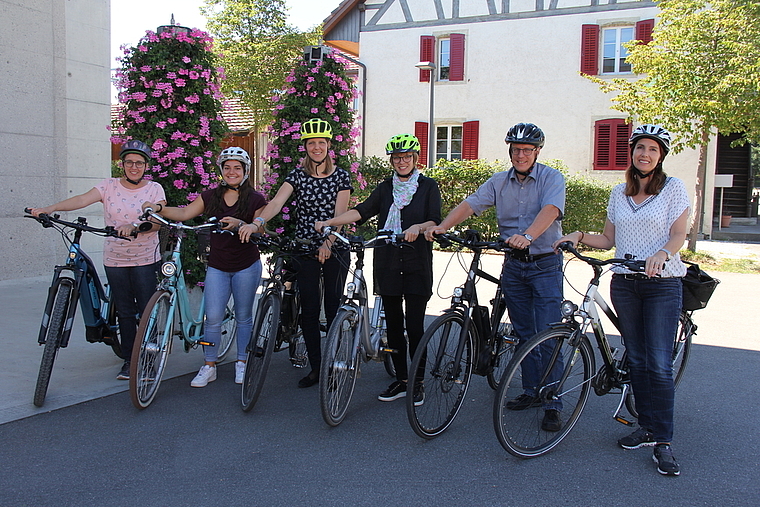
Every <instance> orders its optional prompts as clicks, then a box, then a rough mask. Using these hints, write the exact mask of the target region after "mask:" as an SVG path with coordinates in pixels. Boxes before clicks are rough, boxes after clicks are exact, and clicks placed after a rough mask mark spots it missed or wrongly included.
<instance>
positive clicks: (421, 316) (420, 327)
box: [383, 294, 430, 382]
mask: <svg viewBox="0 0 760 507" xmlns="http://www.w3.org/2000/svg"><path fill="white" fill-rule="evenodd" d="M428 299H430V297H429V296H421V295H418V294H406V295H404V296H383V308H384V309H385V324H386V326H387V329H388V347H389V348H391V349H395V350H397V351H398V353H396V354H393V356H392V359H393V366H394V367H395V368H396V379H397V380H400V381H402V382H403V381H406V380H407V379H408V378H409V370H408V368H407V355H406V354H407V345H406V340H407V338H406V337H404V327H405V326H404V325H405V324H406V336H407V337H408V338H409V358H410V359H411V358H412V357H414V352H415V351H416V350H417V345H419V343H420V339H421V338H422V335H423V334H424V333H425V311H426V310H427V302H428ZM404 302H405V303H406V315H405V314H404V307H403V305H402V303H404ZM424 368H425V363H424V362H422V370H423V371H424Z"/></svg>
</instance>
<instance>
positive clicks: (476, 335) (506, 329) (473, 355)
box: [406, 230, 517, 438]
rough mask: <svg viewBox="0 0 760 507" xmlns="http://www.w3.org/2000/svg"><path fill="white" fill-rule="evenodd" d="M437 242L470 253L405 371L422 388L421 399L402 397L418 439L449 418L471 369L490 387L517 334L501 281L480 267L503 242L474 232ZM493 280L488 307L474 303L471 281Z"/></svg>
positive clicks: (428, 435)
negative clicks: (461, 278)
mask: <svg viewBox="0 0 760 507" xmlns="http://www.w3.org/2000/svg"><path fill="white" fill-rule="evenodd" d="M436 240H437V241H438V242H439V243H443V244H444V245H446V244H451V243H456V244H458V245H460V246H462V247H464V248H467V249H468V250H471V251H472V253H473V257H472V261H471V262H470V267H469V270H468V272H467V279H466V281H465V283H464V285H463V286H462V287H457V288H456V289H454V295H453V296H452V298H451V307H449V308H448V309H446V310H445V311H444V313H443V315H441V316H439V317H438V318H436V319H435V321H433V323H432V324H431V325H430V327H428V328H427V329H426V330H425V334H424V335H423V336H422V339H421V340H420V344H419V346H418V347H417V351H416V352H415V354H414V357H413V358H412V363H411V366H410V367H409V371H410V373H411V374H412V375H414V379H413V381H414V383H415V385H416V386H417V387H416V389H422V390H423V393H424V399H423V403H422V404H419V402H418V403H415V401H414V397H412V396H407V397H406V402H407V404H406V409H407V415H408V417H409V424H411V426H412V429H413V430H414V432H415V433H417V434H418V435H419V436H421V437H423V438H433V437H436V436H438V435H440V434H441V433H442V432H443V431H445V430H446V428H448V427H449V425H450V424H451V423H452V421H453V420H454V418H455V417H456V415H457V413H458V412H459V409H460V407H461V406H462V402H463V401H464V397H465V394H466V393H467V387H468V386H469V384H470V378H471V377H472V374H473V373H474V374H476V375H482V376H485V377H487V378H488V385H490V386H491V388H493V389H496V388H497V387H498V385H499V379H500V378H501V374H502V372H503V371H504V369H505V368H506V366H507V364H508V363H509V360H510V359H511V357H512V354H513V353H514V350H515V346H516V344H517V338H516V337H515V336H514V333H513V330H512V324H511V323H510V322H509V320H508V315H507V312H506V311H505V310H506V302H505V300H504V297H503V294H502V289H501V280H500V279H499V278H497V277H495V276H493V275H490V274H488V273H486V272H485V271H483V270H482V269H480V259H481V256H482V255H483V253H484V252H485V251H486V250H496V251H500V252H503V251H508V250H510V248H509V247H508V246H506V243H504V241H501V240H499V241H492V242H489V241H481V240H480V234H479V233H478V232H477V231H472V230H469V231H467V232H466V234H465V236H464V237H458V236H456V235H452V234H442V235H440V236H439V237H438V238H436ZM478 279H483V280H487V281H489V282H491V283H493V284H495V285H496V294H495V295H494V297H493V299H492V300H491V302H490V303H491V311H490V313H489V311H488V307H486V306H483V305H481V304H479V301H478V292H477V285H476V284H477V281H478Z"/></svg>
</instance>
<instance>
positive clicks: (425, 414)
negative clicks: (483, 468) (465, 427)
mask: <svg viewBox="0 0 760 507" xmlns="http://www.w3.org/2000/svg"><path fill="white" fill-rule="evenodd" d="M463 325H464V320H463V317H462V315H461V314H459V313H454V312H452V313H446V314H444V315H441V316H440V317H438V318H436V319H435V320H434V321H433V323H432V324H431V325H430V327H428V328H427V329H426V330H425V334H424V335H423V336H422V339H421V340H420V344H419V346H418V347H417V351H416V352H415V353H414V358H413V359H412V363H411V365H410V366H409V376H410V378H409V384H410V385H418V384H422V388H423V392H424V397H423V400H422V404H418V405H415V402H414V396H409V395H407V396H406V413H407V417H408V419H409V424H410V425H411V427H412V429H413V430H414V432H415V433H416V434H417V435H419V436H420V437H422V438H427V439H430V438H434V437H437V436H438V435H440V434H441V433H443V432H444V431H445V430H446V429H447V428H448V427H449V426H450V425H451V423H452V422H453V421H454V418H455V417H456V415H457V413H458V412H459V409H460V408H461V406H462V403H463V402H464V398H465V395H466V393H467V388H468V386H469V385H470V379H471V378H472V367H473V357H472V354H473V344H474V343H475V340H474V335H473V331H472V329H471V330H470V331H469V332H468V336H467V337H466V342H465V344H464V347H463V350H462V357H461V359H460V360H459V362H458V363H457V362H456V351H457V347H458V345H459V341H460V339H461V335H462V329H463Z"/></svg>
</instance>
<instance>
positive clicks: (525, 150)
mask: <svg viewBox="0 0 760 507" xmlns="http://www.w3.org/2000/svg"><path fill="white" fill-rule="evenodd" d="M537 149H538V148H535V147H534V148H512V153H516V154H518V155H519V154H520V153H524V154H526V155H530V154H531V153H533V152H534V151H536V150H537Z"/></svg>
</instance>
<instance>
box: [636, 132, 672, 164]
mask: <svg viewBox="0 0 760 507" xmlns="http://www.w3.org/2000/svg"><path fill="white" fill-rule="evenodd" d="M639 139H652V140H654V141H657V143H658V144H659V145H660V147H661V148H662V158H665V155H667V154H668V153H670V141H671V139H670V132H668V131H667V130H665V128H663V127H661V126H660V125H653V124H651V123H645V124H644V125H639V126H638V127H636V129H634V131H633V133H632V134H631V138H630V139H629V140H628V145H629V146H630V148H631V156H633V148H634V147H635V146H636V141H638V140H639Z"/></svg>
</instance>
